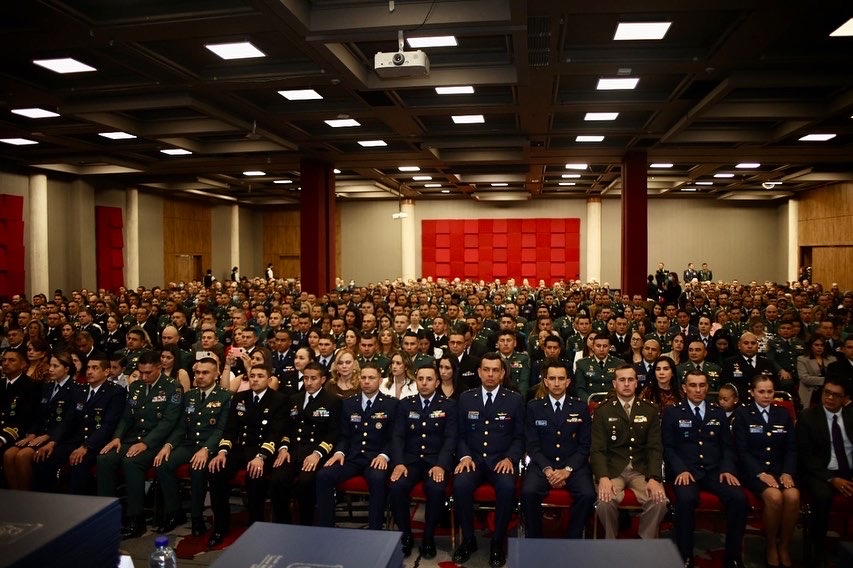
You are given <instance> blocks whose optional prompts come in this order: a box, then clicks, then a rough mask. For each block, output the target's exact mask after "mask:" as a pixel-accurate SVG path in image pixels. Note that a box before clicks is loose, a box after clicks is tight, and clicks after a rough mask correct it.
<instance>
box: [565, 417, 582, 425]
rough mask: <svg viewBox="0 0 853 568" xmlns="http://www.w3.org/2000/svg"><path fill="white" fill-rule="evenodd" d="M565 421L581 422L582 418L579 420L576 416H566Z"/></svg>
mask: <svg viewBox="0 0 853 568" xmlns="http://www.w3.org/2000/svg"><path fill="white" fill-rule="evenodd" d="M566 422H569V423H572V424H574V423H576V422H583V420H581V419H580V417H578V416H569V417H568V418H566Z"/></svg>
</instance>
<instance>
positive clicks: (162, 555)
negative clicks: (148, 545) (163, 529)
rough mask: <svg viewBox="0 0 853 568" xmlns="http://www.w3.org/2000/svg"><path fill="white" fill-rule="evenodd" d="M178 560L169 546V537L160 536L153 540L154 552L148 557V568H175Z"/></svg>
mask: <svg viewBox="0 0 853 568" xmlns="http://www.w3.org/2000/svg"><path fill="white" fill-rule="evenodd" d="M177 566H178V558H177V556H175V551H174V550H173V549H172V547H171V546H169V537H168V536H165V535H160V536H158V537H156V538H155V539H154V551H153V552H151V555H150V556H149V557H148V568H177Z"/></svg>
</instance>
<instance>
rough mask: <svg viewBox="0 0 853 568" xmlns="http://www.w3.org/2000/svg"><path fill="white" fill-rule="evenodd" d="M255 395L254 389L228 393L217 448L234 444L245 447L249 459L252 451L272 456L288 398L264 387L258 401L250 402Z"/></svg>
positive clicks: (285, 412) (283, 423) (279, 434)
mask: <svg viewBox="0 0 853 568" xmlns="http://www.w3.org/2000/svg"><path fill="white" fill-rule="evenodd" d="M254 396H255V393H254V392H253V391H251V390H247V391H242V392H238V393H236V394H234V395H233V396H232V397H231V407H230V409H229V411H228V419H227V420H226V422H225V431H224V432H223V434H222V439H221V440H220V441H219V449H220V450H223V449H224V450H229V451H230V450H231V449H232V448H237V447H242V448H248V449H250V451H248V452H246V457H247V458H248V459H252V458H253V457H254V454H263V455H265V456H267V458H271V457H273V456H274V455H275V453H276V444H277V443H278V441H279V440H280V439H281V437H282V435H283V433H284V430H285V427H286V425H287V410H288V408H289V407H288V398H287V396H285V395H284V394H282V393H280V392H276V391H274V390H272V389H267V391H266V393H264V396H263V398H261V400H260V402H258V404H255V403H254V402H253V398H254ZM255 450H257V451H255ZM252 452H254V454H253V453H252ZM249 454H251V455H249ZM243 465H245V464H241V467H242V466H243Z"/></svg>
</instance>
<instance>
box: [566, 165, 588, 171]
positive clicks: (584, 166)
mask: <svg viewBox="0 0 853 568" xmlns="http://www.w3.org/2000/svg"><path fill="white" fill-rule="evenodd" d="M586 168H587V165H586V164H566V169H567V170H585V169H586Z"/></svg>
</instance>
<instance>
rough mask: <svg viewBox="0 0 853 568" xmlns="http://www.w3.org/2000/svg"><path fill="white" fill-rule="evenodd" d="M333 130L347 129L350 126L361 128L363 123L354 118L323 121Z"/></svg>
mask: <svg viewBox="0 0 853 568" xmlns="http://www.w3.org/2000/svg"><path fill="white" fill-rule="evenodd" d="M323 122H325V123H326V124H328V125H329V126H331V127H332V128H347V127H349V126H361V123H360V122H359V121H357V120H355V119H354V118H336V119H333V120H325V121H323Z"/></svg>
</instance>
